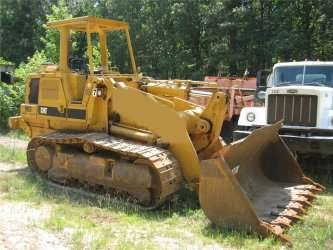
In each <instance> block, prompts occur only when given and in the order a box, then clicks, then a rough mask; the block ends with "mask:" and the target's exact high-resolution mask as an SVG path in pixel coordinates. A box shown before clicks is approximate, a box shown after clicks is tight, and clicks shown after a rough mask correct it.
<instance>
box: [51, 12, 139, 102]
mask: <svg viewBox="0 0 333 250" xmlns="http://www.w3.org/2000/svg"><path fill="white" fill-rule="evenodd" d="M47 26H48V28H50V29H57V30H59V32H60V56H59V68H58V70H59V71H60V72H62V73H64V74H66V75H67V78H66V79H67V80H65V81H67V83H66V84H65V85H66V86H65V88H67V91H68V92H69V93H70V95H69V96H71V103H72V104H80V103H82V99H83V95H84V91H85V87H86V82H87V81H89V76H93V75H103V76H110V77H112V78H113V79H115V80H119V81H124V82H134V81H135V80H137V79H138V78H139V76H138V73H137V68H136V64H135V60H134V55H133V49H132V45H131V40H130V36H129V31H128V23H126V22H121V21H115V20H109V19H103V18H97V17H91V16H86V17H78V18H72V19H66V20H62V21H54V22H49V23H48V24H47ZM116 43H117V45H118V47H115V44H116ZM126 43H127V49H126ZM124 44H125V46H123V45H124ZM119 47H120V48H122V49H121V50H119ZM111 59H113V60H116V59H117V60H118V63H119V67H118V66H113V65H111Z"/></svg>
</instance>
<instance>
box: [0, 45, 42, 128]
mask: <svg viewBox="0 0 333 250" xmlns="http://www.w3.org/2000/svg"><path fill="white" fill-rule="evenodd" d="M46 61H47V59H46V56H45V53H44V51H36V52H35V54H34V55H33V56H32V57H31V58H30V57H29V58H28V62H27V63H21V64H20V66H19V67H18V68H17V69H16V70H15V77H16V78H17V79H18V82H17V83H15V84H12V85H8V84H6V83H3V82H0V130H2V131H6V130H8V118H9V117H10V116H15V115H19V113H20V104H21V103H23V102H24V91H25V85H24V81H25V79H26V77H27V76H28V74H30V73H32V72H38V70H39V68H40V66H41V64H43V63H45V62H46Z"/></svg>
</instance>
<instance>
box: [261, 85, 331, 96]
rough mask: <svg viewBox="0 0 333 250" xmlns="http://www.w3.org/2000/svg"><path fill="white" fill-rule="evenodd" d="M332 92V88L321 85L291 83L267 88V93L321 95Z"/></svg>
mask: <svg viewBox="0 0 333 250" xmlns="http://www.w3.org/2000/svg"><path fill="white" fill-rule="evenodd" d="M324 93H326V94H330V95H332V94H333V88H330V87H322V86H304V85H292V86H282V87H273V88H269V89H267V94H268V95H270V94H294V95H296V94H299V95H318V96H319V95H321V94H324Z"/></svg>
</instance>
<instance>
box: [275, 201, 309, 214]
mask: <svg viewBox="0 0 333 250" xmlns="http://www.w3.org/2000/svg"><path fill="white" fill-rule="evenodd" d="M277 208H283V209H286V208H289V209H293V210H295V211H296V212H298V213H299V214H306V211H305V209H304V207H303V205H302V204H301V203H299V202H289V204H288V205H286V206H285V205H282V204H279V205H277Z"/></svg>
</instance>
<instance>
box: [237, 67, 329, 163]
mask: <svg viewBox="0 0 333 250" xmlns="http://www.w3.org/2000/svg"><path fill="white" fill-rule="evenodd" d="M263 93H264V94H263ZM263 93H261V95H259V96H263V97H264V98H265V101H264V102H265V105H264V106H263V107H248V108H244V109H243V110H242V112H241V114H240V118H239V120H238V129H237V130H236V131H234V134H233V136H234V139H240V138H242V137H245V136H247V135H248V134H250V133H251V131H252V130H253V129H254V128H258V127H263V126H266V125H269V124H273V123H276V122H278V121H282V122H283V127H282V129H281V130H280V135H281V137H282V138H283V139H284V140H285V142H286V143H287V144H288V146H289V148H290V149H291V150H292V151H293V152H294V153H295V154H296V155H298V156H299V157H300V158H301V159H302V158H304V157H310V156H311V158H312V159H313V156H314V155H315V156H316V158H320V159H326V160H328V159H330V157H331V156H332V155H333V62H320V61H302V62H284V63H277V64H275V65H274V67H273V71H272V74H271V76H270V77H268V79H267V89H266V91H265V92H263ZM326 165H327V164H326Z"/></svg>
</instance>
